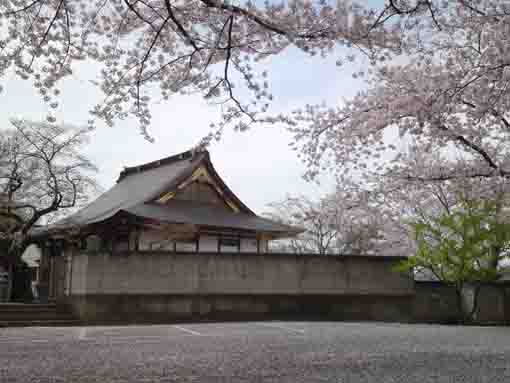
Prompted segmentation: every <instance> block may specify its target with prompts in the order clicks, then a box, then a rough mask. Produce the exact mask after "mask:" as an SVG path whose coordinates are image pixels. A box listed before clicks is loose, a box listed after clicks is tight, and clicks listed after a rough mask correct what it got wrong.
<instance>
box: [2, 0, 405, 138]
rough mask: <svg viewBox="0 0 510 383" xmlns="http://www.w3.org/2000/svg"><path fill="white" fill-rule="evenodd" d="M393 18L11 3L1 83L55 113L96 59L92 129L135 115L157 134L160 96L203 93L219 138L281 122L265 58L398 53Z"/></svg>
mask: <svg viewBox="0 0 510 383" xmlns="http://www.w3.org/2000/svg"><path fill="white" fill-rule="evenodd" d="M392 13H394V14H395V15H396V11H392ZM388 17H389V15H386V14H384V15H383V14H381V13H380V12H376V11H373V10H370V9H365V8H364V7H362V6H359V5H356V4H351V1H347V0H341V1H338V3H335V2H328V1H318V2H312V1H309V0H291V1H288V2H280V1H278V2H273V1H267V2H265V3H264V5H260V2H255V1H240V2H236V1H229V0H187V1H182V0H94V1H86V0H2V1H1V2H0V78H2V77H5V76H7V75H8V74H10V73H14V74H15V75H16V76H18V77H19V78H22V79H26V80H30V81H32V83H33V86H34V88H35V89H36V90H37V92H38V93H39V94H40V95H41V96H42V98H43V100H44V101H45V102H47V104H48V105H49V106H50V108H56V107H57V106H58V99H59V94H60V89H59V84H60V83H61V82H62V80H63V79H65V78H66V77H69V76H70V75H71V74H73V71H75V69H76V64H77V62H79V61H83V60H88V61H94V62H96V63H98V64H99V66H100V68H101V69H100V73H99V74H98V78H97V81H95V84H96V85H97V86H98V87H99V88H100V89H101V90H102V92H103V94H104V99H103V100H99V102H98V103H97V105H96V106H95V107H94V109H93V110H92V114H93V116H92V117H93V118H92V119H91V121H90V123H91V124H93V123H94V120H95V119H100V120H102V121H104V122H106V123H107V124H109V125H111V124H113V123H114V122H115V121H116V120H119V119H124V118H126V117H128V116H134V117H136V118H137V119H138V120H139V123H140V128H141V130H142V132H143V133H144V134H145V135H146V136H148V131H147V127H148V126H149V123H150V119H151V112H150V105H151V102H152V101H154V98H155V97H158V98H163V99H168V98H169V97H170V96H172V95H174V94H182V93H184V94H189V93H199V94H201V95H202V96H203V97H204V98H205V99H207V100H210V101H211V102H214V103H219V104H221V108H222V119H221V121H219V124H218V125H217V126H216V127H215V129H214V132H216V133H218V132H220V131H221V129H222V127H223V126H224V125H225V124H229V123H232V124H234V126H235V127H236V128H238V129H245V128H247V126H249V125H250V124H252V123H253V122H256V121H261V122H262V121H264V122H266V123H267V122H275V121H277V120H281V118H279V117H274V116H273V117H271V116H268V115H266V113H265V112H266V111H267V108H268V106H269V103H270V101H271V99H272V97H273V96H272V94H271V91H270V86H269V84H268V80H267V73H266V72H264V71H258V70H257V69H256V65H257V62H258V61H260V60H263V59H265V58H268V57H271V56H274V55H278V54H281V53H282V52H283V51H284V50H285V49H286V48H288V47H290V46H294V47H297V48H299V49H301V50H302V51H304V52H306V53H308V54H310V55H326V54H329V53H331V52H332V51H333V50H334V48H335V47H336V46H349V47H355V49H357V50H362V51H363V52H364V54H366V55H370V57H373V58H375V57H376V56H375V55H376V51H377V52H378V54H381V55H384V54H389V52H391V51H395V50H396V49H398V47H399V36H398V33H397V30H398V26H397V25H389V26H388V25H385V24H384V22H383V21H385V20H383V18H384V19H388ZM385 52H386V53H385ZM238 89H244V90H246V91H248V92H247V94H248V95H247V96H246V92H245V93H241V94H244V96H243V97H242V98H241V97H240V96H239V93H238ZM158 93H159V96H158ZM48 118H49V120H50V122H51V121H53V120H54V116H52V115H50V116H49V117H48Z"/></svg>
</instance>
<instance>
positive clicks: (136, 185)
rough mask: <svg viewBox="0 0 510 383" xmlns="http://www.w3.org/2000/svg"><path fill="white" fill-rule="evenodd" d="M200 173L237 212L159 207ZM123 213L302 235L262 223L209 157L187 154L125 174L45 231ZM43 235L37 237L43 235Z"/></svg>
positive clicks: (193, 205)
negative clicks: (202, 173)
mask: <svg viewBox="0 0 510 383" xmlns="http://www.w3.org/2000/svg"><path fill="white" fill-rule="evenodd" d="M199 170H203V171H204V172H207V176H208V177H209V179H210V180H211V182H213V183H214V185H215V187H216V188H217V189H218V190H219V191H220V193H221V195H222V196H223V197H224V198H225V201H226V202H227V203H228V205H229V206H231V207H232V209H231V210H227V209H220V208H218V207H215V206H211V205H207V204H196V203H191V202H189V201H172V203H170V204H168V203H158V202H159V201H161V198H166V197H165V196H166V195H169V194H170V195H174V194H175V193H174V192H177V191H178V189H179V188H181V187H182V185H183V183H185V182H189V180H190V179H191V178H192V177H193V175H194V174H196V173H197V172H198V171H199ZM121 212H124V213H128V214H131V215H134V216H137V217H141V218H148V219H151V220H158V221H162V222H171V223H185V224H195V225H203V226H214V227H224V228H233V229H243V230H252V231H260V232H269V233H273V234H275V235H276V236H289V235H296V234H298V233H300V232H301V231H302V230H301V229H300V228H295V227H291V226H288V225H284V224H280V223H278V222H274V221H271V220H268V219H265V218H261V217H259V216H257V215H256V214H255V213H254V212H253V211H251V210H250V209H249V208H248V207H247V206H246V205H245V204H244V203H243V202H242V201H241V200H240V199H239V198H238V197H237V196H236V195H235V194H234V193H233V192H232V191H231V190H230V189H229V188H228V187H227V185H226V184H225V183H224V182H223V180H222V179H221V178H220V177H219V175H218V173H217V172H216V170H215V169H214V167H213V165H212V163H211V161H210V157H209V153H208V152H207V151H198V152H197V151H187V152H184V153H180V154H177V155H174V156H171V157H167V158H163V159H161V160H158V161H153V162H149V163H146V164H143V165H139V166H133V167H128V168H125V169H124V170H123V171H122V172H121V173H120V175H119V178H118V180H117V183H116V184H115V185H114V186H113V187H112V188H111V189H109V190H108V191H106V192H105V193H103V194H102V195H101V196H100V197H99V198H97V199H96V200H95V201H93V202H92V203H90V204H89V205H88V206H86V207H85V208H83V209H81V210H79V211H78V212H77V213H75V214H73V215H71V216H69V217H67V218H65V219H63V220H61V221H59V222H57V223H56V224H54V225H51V226H50V227H46V228H45V230H44V231H47V230H48V229H51V230H58V229H65V228H68V227H84V226H88V225H91V224H94V223H98V222H102V221H105V220H107V219H109V218H111V217H113V216H114V215H116V214H118V213H121ZM37 231H38V233H37V234H39V233H41V231H39V230H37ZM278 233H279V234H280V235H278ZM37 234H36V235H37Z"/></svg>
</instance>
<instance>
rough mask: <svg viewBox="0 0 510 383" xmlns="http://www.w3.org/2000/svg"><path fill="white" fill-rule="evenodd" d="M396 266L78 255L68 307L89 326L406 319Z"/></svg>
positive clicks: (345, 260)
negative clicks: (274, 319) (277, 319)
mask: <svg viewBox="0 0 510 383" xmlns="http://www.w3.org/2000/svg"><path fill="white" fill-rule="evenodd" d="M398 260H399V259H397V258H394V257H364V256H345V257H324V256H307V255H299V256H296V255H290V254H271V255H261V254H246V253H245V254H217V253H214V254H213V253H208V254H205V253H198V254H196V253H195V254H172V253H160V252H152V253H140V254H136V255H133V254H131V255H106V254H105V255H78V256H74V257H73V262H72V263H73V265H72V272H71V282H70V286H71V289H70V295H69V297H68V301H69V302H71V304H72V305H73V307H74V310H75V312H76V313H77V314H79V315H80V317H81V318H83V319H85V320H89V321H107V320H116V319H117V320H119V321H123V320H124V321H126V320H129V321H150V322H155V321H165V320H169V319H176V318H177V319H180V318H183V319H184V318H195V317H207V318H222V319H235V318H248V319H253V318H263V317H266V318H267V317H268V316H292V317H298V316H303V317H310V316H314V317H320V318H326V317H327V318H331V319H362V320H369V319H374V320H375V319H377V320H410V319H411V318H410V308H411V306H412V305H411V301H412V299H413V293H414V290H413V289H414V282H413V281H412V279H411V278H410V276H409V275H402V274H397V273H395V272H394V271H393V270H392V268H393V266H394V265H395V263H396V262H398ZM128 318H129V319H128Z"/></svg>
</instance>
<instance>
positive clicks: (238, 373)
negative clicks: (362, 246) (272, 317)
mask: <svg viewBox="0 0 510 383" xmlns="http://www.w3.org/2000/svg"><path fill="white" fill-rule="evenodd" d="M0 382H2V383H11V382H23V383H28V382H73V383H83V382H288V383H296V382H306V383H311V382H338V383H358V382H374V383H375V382H377V383H383V382H406V383H407V382H409V383H412V382H420V383H424V382H445V383H446V382H448V383H452V382H459V383H460V382H491V383H494V382H510V328H505V327H453V326H451V327H449V326H433V325H399V324H385V323H324V322H252V323H204V324H182V325H164V326H125V327H67V328H63V327H62V328H3V329H0Z"/></svg>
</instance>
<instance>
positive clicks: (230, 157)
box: [0, 49, 363, 213]
mask: <svg viewBox="0 0 510 383" xmlns="http://www.w3.org/2000/svg"><path fill="white" fill-rule="evenodd" d="M338 57H339V54H333V55H331V56H329V57H328V58H326V59H322V58H310V57H307V56H305V55H304V54H302V53H301V52H298V51H297V50H295V49H290V50H288V51H286V52H285V53H284V54H282V55H281V56H279V57H275V58H272V59H271V60H270V61H267V62H266V63H265V64H266V65H267V66H268V68H269V71H270V81H271V86H272V92H273V95H274V98H275V101H274V105H273V109H272V110H273V111H277V112H278V111H285V110H291V109H294V108H296V107H299V106H303V105H304V104H306V103H320V102H323V101H326V102H328V103H330V104H334V103H336V102H339V100H341V99H342V98H343V97H350V96H352V95H354V94H355V93H356V92H357V91H359V90H360V89H361V88H362V86H363V83H362V82H361V81H359V80H354V79H353V78H352V76H351V73H352V71H353V68H352V67H344V68H339V67H337V66H336V65H335V62H336V59H337V58H338ZM356 65H358V67H359V64H356ZM95 70H96V68H95V67H94V66H92V65H91V64H82V65H81V66H80V67H79V68H77V69H76V70H75V74H74V75H73V78H72V79H70V80H67V81H66V82H65V84H63V86H61V87H60V89H61V90H62V96H63V97H62V98H63V102H62V103H61V105H60V106H59V108H58V111H57V114H56V117H57V119H58V121H59V122H64V123H69V124H75V125H84V124H85V123H86V121H87V120H88V119H89V114H88V111H89V110H90V109H91V107H92V106H93V105H94V104H95V103H96V102H97V101H98V100H99V99H100V98H99V97H100V93H99V91H98V90H97V89H96V88H95V87H94V86H93V85H91V84H90V83H89V80H90V79H92V78H93V76H94V73H95ZM0 84H2V85H3V86H4V92H3V93H0V124H1V126H2V127H5V126H7V125H8V120H9V118H11V117H18V118H25V119H30V120H36V121H37V120H44V119H45V118H46V115H47V112H46V109H45V105H44V104H43V103H42V102H41V101H40V98H39V96H38V95H36V94H35V92H34V89H33V88H32V87H31V82H30V81H22V80H17V79H13V78H10V79H6V80H0ZM217 113H218V109H217V107H214V106H208V105H207V104H206V103H205V102H203V101H202V100H201V99H200V98H199V97H191V96H187V97H185V96H174V97H173V98H171V99H170V100H169V101H168V102H166V103H164V104H158V105H156V106H155V108H154V109H153V113H152V114H153V120H152V125H151V127H150V134H151V135H152V136H153V137H154V138H155V143H149V142H147V141H146V140H144V138H143V137H142V136H141V135H140V133H139V131H138V128H137V125H136V121H134V120H132V121H129V120H128V121H118V122H117V124H116V126H115V127H114V128H108V127H105V126H102V125H99V126H98V128H97V129H96V131H95V132H94V133H93V137H92V142H91V144H90V145H89V146H88V147H87V154H88V155H89V157H90V158H91V159H92V160H93V161H94V162H95V164H96V165H97V166H98V167H99V170H100V172H99V174H98V181H99V183H100V184H101V186H102V187H103V188H105V189H107V188H109V187H111V186H112V185H113V184H114V182H115V180H116V179H117V176H118V173H119V172H120V171H121V170H122V168H123V167H124V166H132V165H137V164H141V163H145V162H148V161H153V160H156V159H159V158H163V157H167V156H170V155H172V154H175V153H178V152H182V151H185V150H188V149H190V148H191V147H192V146H194V145H196V144H197V143H198V141H199V140H200V138H201V137H203V136H204V135H206V134H207V133H208V129H209V124H210V122H211V121H212V120H216V116H217ZM289 142H290V136H289V135H288V133H286V132H285V131H283V130H282V129H278V128H277V127H274V126H269V127H263V126H261V127H257V128H254V129H252V130H251V131H248V132H246V133H235V132H232V131H229V132H227V133H226V134H225V135H224V138H223V140H222V141H221V142H219V143H214V144H213V145H212V146H211V147H210V148H209V151H210V153H211V158H212V161H213V164H214V166H215V167H216V169H217V170H218V172H219V174H220V175H221V176H222V177H223V179H224V180H225V181H226V183H227V184H228V185H229V186H230V188H231V189H232V190H233V191H234V192H235V193H236V194H237V195H238V197H239V198H241V200H243V202H245V203H246V204H247V205H248V206H249V207H250V208H252V209H253V210H255V211H256V212H258V213H261V212H263V211H265V210H267V208H266V205H267V204H268V203H270V202H273V201H277V200H281V199H283V198H284V197H285V195H286V194H289V193H290V194H294V195H296V194H305V195H309V196H312V197H313V196H319V195H321V194H324V193H326V192H328V191H330V190H331V189H332V187H333V184H334V179H333V177H332V176H331V175H328V174H324V175H323V177H322V178H321V185H320V186H317V185H314V184H310V183H307V182H305V181H304V180H303V179H302V174H303V173H304V170H305V169H304V167H303V165H302V164H301V162H300V161H299V159H298V158H297V156H296V154H295V153H294V152H293V151H291V150H290V149H289V147H288V144H289Z"/></svg>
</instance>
